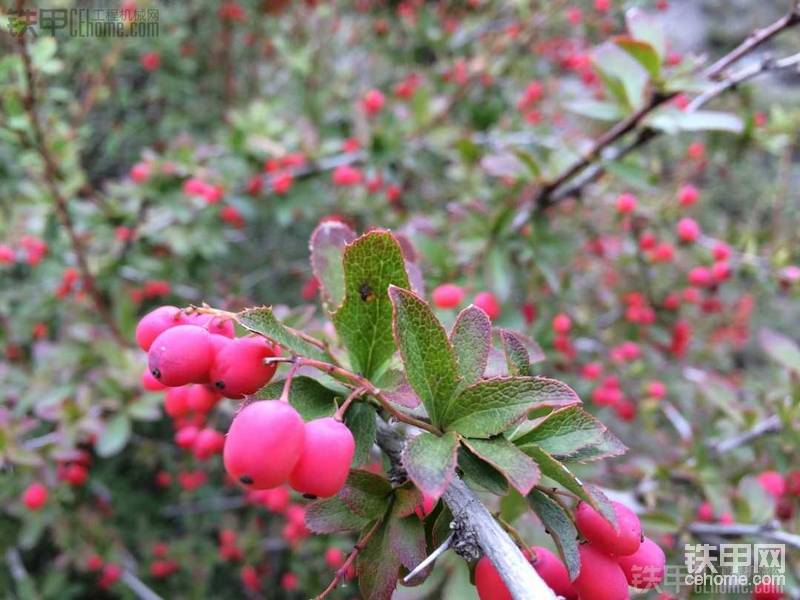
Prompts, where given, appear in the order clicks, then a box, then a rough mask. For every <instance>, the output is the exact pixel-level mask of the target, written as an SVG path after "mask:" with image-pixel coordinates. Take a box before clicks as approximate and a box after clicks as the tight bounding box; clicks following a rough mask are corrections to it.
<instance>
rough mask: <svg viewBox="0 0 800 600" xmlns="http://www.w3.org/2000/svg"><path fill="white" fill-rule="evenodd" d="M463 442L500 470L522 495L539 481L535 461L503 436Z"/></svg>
mask: <svg viewBox="0 0 800 600" xmlns="http://www.w3.org/2000/svg"><path fill="white" fill-rule="evenodd" d="M464 443H465V444H466V445H467V446H468V447H469V449H470V450H472V451H473V452H474V453H475V454H476V455H477V456H479V457H480V458H482V459H483V460H485V461H486V462H488V463H489V464H490V465H492V466H493V467H494V468H495V469H497V470H498V471H500V472H501V473H502V474H503V475H504V476H505V478H506V479H507V480H508V483H510V484H511V485H512V487H514V489H516V490H517V491H518V492H519V493H520V494H522V495H523V496H524V495H526V494H527V493H528V492H530V491H531V489H532V488H533V486H535V485H536V484H537V483H538V482H539V478H540V473H539V467H538V466H536V463H535V462H534V461H533V460H532V459H531V458H530V457H529V456H528V455H526V454H525V453H524V452H522V451H521V450H519V449H518V448H517V447H516V446H515V445H514V444H512V443H511V442H509V441H508V440H507V439H506V438H504V437H503V436H498V437H495V438H492V439H489V440H470V439H465V440H464Z"/></svg>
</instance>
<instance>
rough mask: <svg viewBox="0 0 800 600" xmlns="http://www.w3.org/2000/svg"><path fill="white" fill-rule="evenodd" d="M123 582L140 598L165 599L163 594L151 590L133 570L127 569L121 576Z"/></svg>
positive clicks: (140, 599)
mask: <svg viewBox="0 0 800 600" xmlns="http://www.w3.org/2000/svg"><path fill="white" fill-rule="evenodd" d="M120 580H121V581H122V583H124V584H125V585H126V586H128V588H129V589H130V590H131V591H132V592H133V593H134V594H135V595H136V597H137V598H139V600H164V599H163V598H162V597H161V596H159V595H158V594H156V593H155V592H154V591H153V590H151V589H150V588H149V587H147V585H145V583H144V582H143V581H142V580H141V579H139V578H138V577H137V576H136V575H134V573H133V572H132V571H129V570H127V569H125V570H124V571H123V572H122V577H120Z"/></svg>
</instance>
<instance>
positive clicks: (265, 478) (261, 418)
mask: <svg viewBox="0 0 800 600" xmlns="http://www.w3.org/2000/svg"><path fill="white" fill-rule="evenodd" d="M304 440H305V424H304V423H303V419H301V418H300V415H299V414H297V411H296V410H295V409H294V408H292V407H291V406H290V405H289V404H287V403H285V402H280V401H277V400H270V401H261V402H253V403H252V404H248V405H247V406H245V407H244V408H243V409H242V410H241V411H240V412H239V414H237V415H236V417H234V419H233V423H231V427H230V429H229V430H228V437H227V438H226V440H225V449H224V451H223V459H224V462H225V470H226V471H227V472H228V475H230V476H231V477H232V478H233V479H235V480H236V481H239V482H241V483H242V484H244V485H246V486H248V487H249V488H250V489H254V490H262V489H268V488H274V487H277V486H279V485H281V484H283V483H285V482H286V481H287V480H288V479H289V475H290V474H291V472H292V470H293V469H294V467H295V465H297V462H298V461H299V460H300V455H301V454H302V452H303V446H304Z"/></svg>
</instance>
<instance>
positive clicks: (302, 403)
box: [255, 376, 357, 421]
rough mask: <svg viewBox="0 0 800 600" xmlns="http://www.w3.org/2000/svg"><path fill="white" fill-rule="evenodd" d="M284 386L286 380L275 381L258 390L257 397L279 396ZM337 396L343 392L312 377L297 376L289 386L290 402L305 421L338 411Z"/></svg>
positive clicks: (272, 397)
mask: <svg viewBox="0 0 800 600" xmlns="http://www.w3.org/2000/svg"><path fill="white" fill-rule="evenodd" d="M283 386H284V381H274V382H272V383H270V384H268V385H265V386H264V387H263V388H261V389H260V390H258V392H256V394H255V398H257V399H263V400H274V399H275V398H279V397H280V395H281V392H282V391H283ZM337 397H339V398H340V397H341V394H338V393H337V392H334V391H333V390H329V389H328V388H326V387H325V386H324V385H322V384H320V383H319V382H318V381H317V380H316V379H312V378H311V377H305V376H299V377H295V378H294V379H292V384H291V387H290V388H289V404H291V405H292V406H293V407H294V408H295V410H296V411H297V412H298V413H300V416H301V417H303V420H304V421H311V420H313V419H320V418H322V417H330V416H331V415H333V413H335V412H336V398H337ZM356 406H357V405H356ZM353 408H355V406H354V407H353Z"/></svg>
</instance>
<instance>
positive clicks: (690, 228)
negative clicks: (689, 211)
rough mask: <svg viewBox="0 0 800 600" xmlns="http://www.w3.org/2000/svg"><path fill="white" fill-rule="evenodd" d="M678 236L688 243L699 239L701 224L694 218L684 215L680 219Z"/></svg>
mask: <svg viewBox="0 0 800 600" xmlns="http://www.w3.org/2000/svg"><path fill="white" fill-rule="evenodd" d="M678 237H679V238H680V239H681V241H682V242H686V243H687V244H688V243H691V242H695V241H697V238H699V237H700V225H698V224H697V221H695V220H694V219H691V218H689V217H684V218H683V219H681V220H680V221H678Z"/></svg>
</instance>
